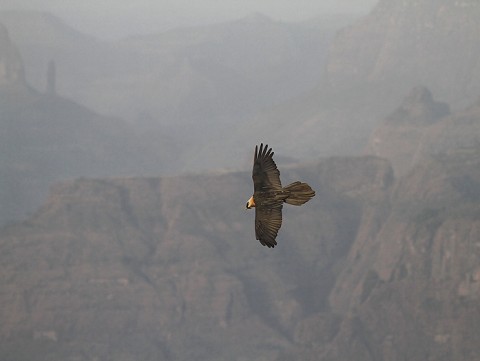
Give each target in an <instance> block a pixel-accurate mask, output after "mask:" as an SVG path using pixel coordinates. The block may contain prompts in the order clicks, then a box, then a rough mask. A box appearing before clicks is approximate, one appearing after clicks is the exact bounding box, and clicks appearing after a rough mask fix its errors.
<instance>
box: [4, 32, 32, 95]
mask: <svg viewBox="0 0 480 361" xmlns="http://www.w3.org/2000/svg"><path fill="white" fill-rule="evenodd" d="M25 85H26V83H25V74H24V70H23V64H22V60H21V59H20V56H19V54H18V52H17V49H16V48H15V46H14V45H13V44H12V43H11V41H10V37H9V35H8V31H7V29H6V28H5V27H4V26H3V25H2V24H0V88H5V87H10V88H11V87H15V88H18V87H24V86H25Z"/></svg>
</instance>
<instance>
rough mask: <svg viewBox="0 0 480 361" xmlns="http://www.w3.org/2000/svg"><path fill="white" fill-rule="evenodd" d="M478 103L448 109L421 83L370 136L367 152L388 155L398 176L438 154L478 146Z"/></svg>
mask: <svg viewBox="0 0 480 361" xmlns="http://www.w3.org/2000/svg"><path fill="white" fill-rule="evenodd" d="M479 127H480V103H479V102H478V101H477V102H476V103H474V104H472V105H470V106H469V107H467V108H466V109H463V110H460V111H457V112H454V113H453V114H451V113H450V111H449V107H448V105H447V104H445V103H442V102H438V101H435V100H433V98H432V95H431V93H430V91H429V90H428V89H426V88H424V87H416V88H414V89H412V91H411V92H410V93H409V95H408V96H407V97H406V98H405V99H404V101H403V102H402V104H401V105H400V106H399V107H398V108H397V109H396V110H395V111H393V112H392V113H391V114H390V115H388V116H387V117H386V118H385V119H384V121H383V122H382V124H381V125H380V126H379V127H378V128H377V129H376V130H375V131H374V132H373V134H372V136H371V137H370V140H369V143H368V146H367V147H366V153H368V154H374V155H376V156H379V157H383V158H386V159H389V160H390V161H391V162H392V165H393V167H394V170H395V173H396V175H397V176H403V175H405V174H406V173H408V172H409V171H410V170H411V169H412V167H413V166H415V165H416V164H418V163H419V162H421V161H423V160H425V159H428V158H429V157H432V156H435V155H438V154H449V153H452V152H456V151H458V150H459V149H468V148H471V147H478V144H479V141H480V128H479Z"/></svg>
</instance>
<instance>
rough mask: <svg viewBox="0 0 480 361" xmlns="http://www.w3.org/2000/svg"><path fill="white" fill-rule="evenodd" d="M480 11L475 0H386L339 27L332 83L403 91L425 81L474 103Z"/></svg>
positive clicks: (444, 94)
mask: <svg viewBox="0 0 480 361" xmlns="http://www.w3.org/2000/svg"><path fill="white" fill-rule="evenodd" d="M479 16H480V4H479V3H478V2H476V1H470V0H468V1H467V0H462V1H451V0H442V1H437V0H406V1H390V0H382V1H380V2H379V3H378V5H377V6H376V7H375V8H374V10H373V11H372V12H371V13H370V14H369V15H368V16H366V17H365V18H363V19H362V20H360V21H359V22H357V23H356V24H354V25H352V26H350V27H348V28H345V29H344V30H342V31H341V32H339V33H338V35H337V37H336V40H335V42H334V44H333V47H332V49H331V56H330V61H329V64H328V76H329V80H330V84H331V85H332V86H333V87H334V88H335V89H350V88H352V87H355V86H361V87H363V88H364V89H365V87H368V86H369V85H371V86H372V88H377V87H382V88H383V89H389V90H390V91H394V92H395V94H396V95H397V96H398V95H401V94H405V93H406V92H407V91H408V89H409V88H411V87H412V86H416V85H418V84H425V85H426V86H428V87H429V88H430V89H432V90H434V91H435V94H437V95H438V96H439V97H440V98H441V99H445V100H447V101H448V102H449V103H452V104H457V103H459V102H460V103H461V104H463V105H465V104H468V103H471V102H472V101H474V100H475V99H476V97H477V96H478V94H479V93H480V45H479V43H478V34H479V32H480V23H479V22H478V18H479ZM391 84H395V88H394V89H392V87H391ZM472 96H473V98H472Z"/></svg>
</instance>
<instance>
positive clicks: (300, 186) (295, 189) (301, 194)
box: [283, 181, 315, 206]
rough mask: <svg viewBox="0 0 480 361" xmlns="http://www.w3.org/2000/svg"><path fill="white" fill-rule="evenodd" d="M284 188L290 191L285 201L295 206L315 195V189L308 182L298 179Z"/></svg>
mask: <svg viewBox="0 0 480 361" xmlns="http://www.w3.org/2000/svg"><path fill="white" fill-rule="evenodd" d="M283 189H284V190H286V191H288V193H289V196H288V197H287V198H286V199H285V202H286V203H288V204H292V205H294V206H300V205H302V204H304V203H306V202H308V201H309V200H310V199H311V198H313V197H314V196H315V191H314V190H313V189H312V188H311V187H310V186H309V185H308V184H307V183H302V182H298V181H297V182H293V183H291V184H289V185H288V186H286V187H285V188H283Z"/></svg>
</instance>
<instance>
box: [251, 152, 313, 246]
mask: <svg viewBox="0 0 480 361" xmlns="http://www.w3.org/2000/svg"><path fill="white" fill-rule="evenodd" d="M272 157H273V151H272V148H268V145H267V144H265V146H263V143H262V144H260V148H259V147H258V145H257V146H255V155H254V157H253V170H252V179H253V196H251V197H250V199H249V200H248V202H247V209H250V208H253V207H255V236H256V238H257V240H259V241H260V243H261V244H262V245H263V246H267V247H269V248H273V247H275V246H276V245H277V241H276V240H275V238H276V237H277V233H278V230H279V229H280V227H281V226H282V207H283V203H287V204H292V205H294V206H300V205H302V204H304V203H306V202H308V201H309V200H310V199H311V198H313V197H314V196H315V191H313V190H312V188H311V187H310V186H309V185H308V184H307V183H302V182H298V181H297V182H293V183H291V184H289V185H288V186H286V187H282V183H281V182H280V171H279V170H278V169H277V165H276V164H275V162H274V161H273V158H272Z"/></svg>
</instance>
